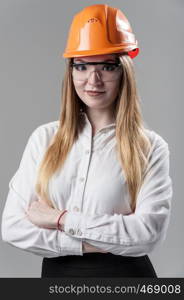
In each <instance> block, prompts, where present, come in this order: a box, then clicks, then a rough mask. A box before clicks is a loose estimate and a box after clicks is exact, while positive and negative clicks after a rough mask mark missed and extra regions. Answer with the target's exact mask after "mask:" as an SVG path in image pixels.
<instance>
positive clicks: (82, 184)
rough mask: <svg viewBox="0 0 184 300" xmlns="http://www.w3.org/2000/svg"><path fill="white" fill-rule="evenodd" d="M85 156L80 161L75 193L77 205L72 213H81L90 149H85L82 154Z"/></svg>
mask: <svg viewBox="0 0 184 300" xmlns="http://www.w3.org/2000/svg"><path fill="white" fill-rule="evenodd" d="M83 153H84V154H85V155H84V157H83V159H82V166H81V169H80V172H79V173H80V175H81V176H80V177H79V179H78V180H79V184H78V186H77V189H78V192H77V196H78V201H79V202H78V203H79V204H78V205H76V206H74V207H73V210H74V211H82V203H83V195H84V189H85V182H86V178H87V175H88V168H89V164H90V149H89V148H88V149H86V150H84V152H83Z"/></svg>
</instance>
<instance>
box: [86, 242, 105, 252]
mask: <svg viewBox="0 0 184 300" xmlns="http://www.w3.org/2000/svg"><path fill="white" fill-rule="evenodd" d="M82 251H83V253H89V252H101V253H107V251H104V250H102V249H99V248H96V247H94V246H92V245H90V244H88V243H86V242H83V243H82Z"/></svg>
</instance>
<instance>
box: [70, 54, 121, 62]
mask: <svg viewBox="0 0 184 300" xmlns="http://www.w3.org/2000/svg"><path fill="white" fill-rule="evenodd" d="M115 59H116V55H115V54H103V55H93V56H82V57H74V61H75V62H94V61H96V62H99V61H115Z"/></svg>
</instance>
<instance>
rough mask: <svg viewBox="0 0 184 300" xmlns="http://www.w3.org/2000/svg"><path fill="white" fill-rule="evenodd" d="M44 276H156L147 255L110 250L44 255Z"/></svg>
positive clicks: (42, 272)
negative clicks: (137, 255)
mask: <svg viewBox="0 0 184 300" xmlns="http://www.w3.org/2000/svg"><path fill="white" fill-rule="evenodd" d="M45 277H50V278H54V277H152V278H153V277H154V278H155V277H156V278H157V275H156V272H155V270H154V268H153V265H152V263H151V261H150V259H149V257H148V256H147V255H143V256H139V257H132V256H121V255H114V254H112V253H110V252H108V253H100V252H90V253H83V256H81V255H67V256H59V257H54V258H47V257H44V258H43V261H42V271H41V278H45Z"/></svg>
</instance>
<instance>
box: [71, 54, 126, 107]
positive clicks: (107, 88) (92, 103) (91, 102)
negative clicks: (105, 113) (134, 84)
mask: <svg viewBox="0 0 184 300" xmlns="http://www.w3.org/2000/svg"><path fill="white" fill-rule="evenodd" d="M104 61H105V62H109V63H113V62H116V57H115V55H113V54H106V55H95V56H83V57H75V58H74V60H73V62H74V63H84V62H104ZM87 67H88V71H89V70H90V71H89V72H88V76H86V78H85V80H80V79H81V78H80V76H81V74H82V72H83V70H84V68H82V69H81V68H80V72H79V70H78V71H76V69H74V67H73V71H72V74H73V83H74V86H75V90H76V93H77V94H78V96H79V98H80V99H81V100H82V101H83V102H84V103H85V104H86V106H87V108H88V109H89V108H95V109H101V108H111V107H112V105H113V103H114V101H115V99H116V97H117V95H118V90H119V83H120V78H121V71H122V70H121V67H120V68H118V70H117V71H116V72H115V73H113V74H112V72H111V75H110V76H111V78H110V80H108V81H107V80H104V81H103V79H104V78H103V75H102V76H101V73H100V72H101V68H102V67H103V65H87ZM108 68H109V67H108ZM110 68H111V67H110ZM85 72H86V71H85ZM108 72H110V70H109V69H108V70H107V71H106V74H107V73H108ZM83 74H84V73H83ZM82 76H83V75H82ZM107 76H109V73H108V74H107ZM95 91H96V92H98V93H95Z"/></svg>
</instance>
